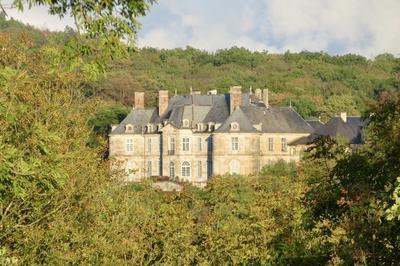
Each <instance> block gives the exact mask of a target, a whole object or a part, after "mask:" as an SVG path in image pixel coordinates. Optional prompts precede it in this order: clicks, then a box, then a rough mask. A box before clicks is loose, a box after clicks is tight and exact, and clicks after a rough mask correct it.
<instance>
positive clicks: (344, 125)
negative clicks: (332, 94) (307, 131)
mask: <svg viewBox="0 0 400 266" xmlns="http://www.w3.org/2000/svg"><path fill="white" fill-rule="evenodd" d="M365 124H366V120H363V118H361V117H359V116H350V117H347V118H346V121H344V120H343V119H342V118H340V117H333V118H331V119H330V120H329V121H328V122H327V123H326V124H324V125H322V126H320V127H318V128H317V129H316V130H315V131H314V133H313V134H311V135H310V136H308V137H305V138H301V139H299V140H297V141H295V142H293V143H291V144H292V145H296V144H310V143H312V142H313V141H314V140H315V139H316V138H318V137H320V136H330V137H332V138H338V137H340V138H344V140H345V141H346V142H347V143H349V144H362V143H364V140H363V132H362V128H363V127H364V125H365Z"/></svg>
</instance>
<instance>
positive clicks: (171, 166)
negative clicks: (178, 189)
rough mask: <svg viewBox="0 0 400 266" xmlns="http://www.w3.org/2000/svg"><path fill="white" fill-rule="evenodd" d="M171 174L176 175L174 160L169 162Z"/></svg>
mask: <svg viewBox="0 0 400 266" xmlns="http://www.w3.org/2000/svg"><path fill="white" fill-rule="evenodd" d="M169 176H170V177H175V164H174V162H172V161H171V162H169Z"/></svg>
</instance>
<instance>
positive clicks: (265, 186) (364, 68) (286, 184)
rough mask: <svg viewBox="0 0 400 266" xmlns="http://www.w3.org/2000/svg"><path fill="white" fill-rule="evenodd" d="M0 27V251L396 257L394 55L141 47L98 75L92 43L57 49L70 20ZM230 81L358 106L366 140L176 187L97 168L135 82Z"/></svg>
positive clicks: (311, 107) (398, 185) (180, 258)
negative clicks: (41, 26)
mask: <svg viewBox="0 0 400 266" xmlns="http://www.w3.org/2000/svg"><path fill="white" fill-rule="evenodd" d="M12 24H14V26H12ZM10 25H11V26H10ZM0 28H1V29H2V30H1V32H0V264H1V265H21V264H22V265H37V264H47V265H65V264H75V265H76V264H82V265H88V264H95V265H97V264H106V265H119V264H168V265H187V264H203V265H220V264H252V265H326V264H329V265H351V264H364V265H367V264H368V265H395V264H397V263H398V258H399V257H400V200H399V197H400V194H399V193H400V159H399V158H400V157H399V156H398V154H400V129H399V128H400V91H399V90H400V62H399V59H396V58H394V57H393V56H391V55H382V56H379V57H377V58H376V59H375V60H367V59H365V58H363V57H360V56H355V55H347V56H338V57H334V56H329V55H326V54H323V53H307V52H304V53H300V54H291V53H286V54H285V55H269V54H268V53H250V52H248V51H246V50H244V49H239V48H232V49H229V50H222V51H219V52H216V53H215V54H208V53H206V52H202V51H198V50H194V49H192V48H188V49H185V50H179V49H177V50H170V51H159V50H154V49H150V48H149V49H142V50H139V51H137V52H136V53H133V54H131V56H130V57H129V59H124V60H121V59H120V60H118V61H113V62H112V65H111V66H112V67H111V68H110V69H109V71H108V72H107V73H106V74H107V78H106V79H104V80H98V77H99V75H98V73H97V70H96V69H94V68H93V67H94V65H93V61H92V60H91V58H89V59H88V58H84V57H83V58H81V60H76V58H74V59H71V60H73V62H74V63H73V64H70V62H64V61H63V60H66V59H65V53H64V52H65V51H64V50H63V47H64V46H63V43H66V42H69V41H70V37H68V36H70V35H66V33H56V34H53V33H48V32H39V31H36V30H33V29H32V28H26V27H25V26H23V25H21V24H20V23H18V22H15V21H11V22H6V21H4V20H3V21H2V20H0ZM17 28H19V30H16V29H17ZM69 34H71V35H73V34H74V33H73V32H72V33H71V32H69ZM87 59H88V60H87ZM102 69H103V68H102V67H100V71H101V70H102ZM92 71H95V72H96V73H95V75H93V73H92ZM250 77H252V78H250ZM232 83H234V84H241V85H243V86H250V85H252V86H253V88H256V87H265V86H268V87H269V88H270V89H271V90H272V91H273V93H274V98H275V101H276V102H281V103H283V102H284V101H285V100H286V99H291V100H292V102H293V103H294V104H296V106H298V108H299V110H304V111H302V112H304V114H305V115H310V116H312V115H315V113H314V112H317V113H318V112H322V114H325V115H326V116H328V115H330V114H332V113H333V112H337V111H339V110H343V109H345V110H347V111H349V112H362V111H363V110H367V113H368V114H369V113H372V114H373V115H372V116H371V117H370V124H369V126H368V129H367V132H368V134H367V139H366V145H364V146H363V147H362V148H360V149H359V150H358V151H357V152H356V153H351V152H349V150H348V147H346V145H344V144H340V143H336V141H335V140H332V139H325V138H321V139H318V140H317V142H316V143H315V144H316V145H315V147H313V148H312V149H311V150H310V151H309V152H308V154H307V156H306V157H305V159H304V160H303V161H302V162H301V164H300V165H299V166H297V167H295V166H294V165H286V164H285V163H283V162H278V163H277V164H276V165H272V166H268V167H265V168H264V169H263V170H262V171H261V172H260V173H259V174H256V175H254V176H250V177H241V176H221V177H215V178H213V180H212V181H211V182H210V184H209V185H208V186H207V188H206V189H197V188H194V187H191V186H190V185H185V187H184V190H183V191H182V192H178V193H161V192H157V191H154V189H152V188H151V185H150V182H148V183H147V182H144V183H142V184H130V185H126V186H125V185H124V186H123V185H121V184H120V183H118V182H116V181H115V180H112V179H110V178H109V174H110V173H109V167H108V161H107V160H104V159H102V158H103V155H104V152H105V151H104V147H106V144H105V138H104V135H105V134H106V132H107V125H108V124H109V122H110V121H118V120H120V119H121V117H123V115H124V113H126V112H127V109H126V107H123V106H121V103H122V104H128V103H131V100H132V92H133V91H134V90H139V89H140V90H146V91H147V92H148V94H149V95H152V93H153V94H154V93H155V91H156V89H157V88H160V87H163V88H168V89H170V90H171V92H173V91H174V89H175V88H176V89H178V91H183V90H186V89H187V87H189V86H193V87H194V88H195V89H197V88H199V89H204V90H205V89H210V88H214V87H217V88H219V89H221V90H226V88H227V87H229V86H230V85H232ZM94 96H100V97H94ZM105 100H113V101H115V102H119V105H115V103H113V102H105ZM148 103H149V104H151V103H152V98H150V97H149V98H148ZM301 108H304V109H301ZM347 108H352V109H347ZM93 114H95V115H93ZM110 123H111V122H110ZM92 128H94V129H95V130H96V131H97V132H98V133H99V134H97V135H93V133H92V130H91V129H92Z"/></svg>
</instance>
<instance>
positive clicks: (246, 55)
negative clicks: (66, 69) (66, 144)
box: [94, 47, 398, 120]
mask: <svg viewBox="0 0 400 266" xmlns="http://www.w3.org/2000/svg"><path fill="white" fill-rule="evenodd" d="M397 62H398V59H396V58H395V57H393V56H392V55H390V54H382V55H379V56H377V57H376V58H374V59H366V58H364V57H362V56H359V55H351V54H349V55H343V56H331V55H328V54H326V53H322V52H321V53H311V52H301V53H290V52H286V53H285V54H283V55H282V54H269V53H268V52H250V51H249V50H247V49H245V48H238V47H233V48H230V49H222V50H218V51H216V52H215V53H209V52H206V51H200V50H197V49H194V48H191V47H187V48H186V49H173V50H157V49H154V48H143V49H140V50H139V51H137V52H136V53H133V54H132V55H131V56H130V57H128V58H126V59H123V60H118V61H115V62H114V63H113V64H112V67H111V69H110V71H109V73H108V75H107V77H106V78H105V79H104V80H101V81H100V82H99V83H98V84H95V85H94V87H95V89H96V92H95V93H96V95H99V96H102V97H103V98H105V99H112V100H116V101H118V102H123V103H125V104H132V102H133V91H135V90H141V91H146V92H147V95H148V97H147V104H149V105H155V104H156V103H155V101H156V99H157V97H156V93H157V90H158V89H160V88H163V89H168V90H169V91H170V93H171V94H173V93H175V90H176V91H177V92H178V93H188V92H189V88H190V87H193V89H194V90H201V91H203V92H205V91H207V90H210V89H218V91H220V92H227V91H228V89H229V87H230V86H233V85H242V87H243V88H244V89H245V90H248V89H249V88H250V87H252V88H253V89H255V88H269V89H270V92H271V96H270V101H271V103H272V104H276V105H286V106H288V105H289V102H291V103H292V105H293V106H295V107H296V109H297V110H298V112H299V113H300V114H301V115H303V116H304V117H306V118H312V117H314V118H317V117H319V116H321V118H322V119H324V120H325V119H327V118H328V117H330V116H333V115H335V114H337V113H339V112H343V111H346V112H348V113H349V114H350V115H359V114H361V113H362V112H364V111H365V110H366V108H367V106H368V104H369V103H370V102H371V100H372V99H373V97H374V96H375V95H376V94H377V93H378V92H379V91H381V90H383V89H387V88H390V87H392V86H393V85H394V83H395V82H396V80H395V78H394V76H393V73H392V72H393V69H394V68H395V67H396V64H397Z"/></svg>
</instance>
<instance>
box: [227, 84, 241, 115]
mask: <svg viewBox="0 0 400 266" xmlns="http://www.w3.org/2000/svg"><path fill="white" fill-rule="evenodd" d="M240 105H242V87H241V86H233V87H231V88H230V113H233V111H234V110H235V108H236V107H238V106H240Z"/></svg>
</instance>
